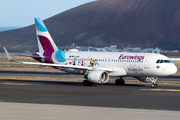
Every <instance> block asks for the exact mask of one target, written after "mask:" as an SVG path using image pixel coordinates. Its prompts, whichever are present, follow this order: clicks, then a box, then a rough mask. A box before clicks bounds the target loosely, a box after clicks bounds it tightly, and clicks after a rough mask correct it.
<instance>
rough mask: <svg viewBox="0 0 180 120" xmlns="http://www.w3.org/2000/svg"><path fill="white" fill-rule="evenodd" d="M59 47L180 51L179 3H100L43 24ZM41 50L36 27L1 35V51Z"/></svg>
mask: <svg viewBox="0 0 180 120" xmlns="http://www.w3.org/2000/svg"><path fill="white" fill-rule="evenodd" d="M44 23H45V25H46V27H47V28H48V30H49V32H50V34H51V36H52V38H53V39H54V41H55V43H56V44H57V45H58V46H64V45H70V44H71V43H76V45H80V46H97V47H101V46H109V45H118V46H119V47H120V48H123V47H141V48H146V47H147V44H148V45H149V47H153V48H155V47H158V48H161V49H177V50H180V1H179V0H99V1H94V2H90V3H87V4H84V5H81V6H78V7H76V8H73V9H70V10H68V11H65V12H63V13H60V14H57V15H55V16H53V17H51V18H49V19H46V20H45V21H44ZM3 46H6V47H7V49H9V50H10V51H18V50H20V51H24V50H30V51H34V50H38V48H37V41H36V34H35V26H34V25H31V26H27V27H25V28H21V29H17V30H11V31H6V32H0V50H2V49H1V48H2V47H3Z"/></svg>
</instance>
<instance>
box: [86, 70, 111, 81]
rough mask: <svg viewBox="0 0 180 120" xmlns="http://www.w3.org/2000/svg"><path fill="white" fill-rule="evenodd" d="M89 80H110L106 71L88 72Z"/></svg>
mask: <svg viewBox="0 0 180 120" xmlns="http://www.w3.org/2000/svg"><path fill="white" fill-rule="evenodd" d="M87 80H88V81H89V82H92V83H101V84H103V83H106V82H107V81H108V80H109V75H108V73H107V72H105V71H92V72H89V73H88V74H87Z"/></svg>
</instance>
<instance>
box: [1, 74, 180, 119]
mask: <svg viewBox="0 0 180 120" xmlns="http://www.w3.org/2000/svg"><path fill="white" fill-rule="evenodd" d="M49 73H50V72H49ZM1 74H2V73H1ZM4 74H6V75H7V76H8V75H10V74H11V75H12V74H19V75H23V76H27V77H28V76H32V75H34V76H39V75H40V76H43V77H44V76H47V78H49V80H39V81H38V80H33V79H32V80H27V79H24V80H18V79H0V105H1V108H0V111H1V112H0V113H1V115H0V119H4V118H9V119H12V116H16V115H17V114H20V115H19V117H17V120H21V119H20V118H22V120H23V119H24V117H26V118H29V119H28V120H30V119H32V118H33V117H32V116H34V119H35V118H38V119H41V118H42V119H43V118H44V117H45V116H47V115H49V114H50V113H51V114H50V115H51V116H53V119H57V120H58V119H59V118H60V115H61V117H62V116H63V118H64V119H73V117H70V116H69V113H64V112H60V113H58V112H51V111H49V109H50V110H52V111H53V110H54V111H59V110H64V111H71V112H72V113H71V115H75V116H76V118H77V119H78V120H81V119H90V118H91V119H95V118H99V119H118V118H119V117H121V118H124V119H134V118H136V119H137V120H139V119H140V118H146V119H152V118H159V119H162V120H164V119H171V118H174V119H179V117H180V104H179V101H180V85H179V84H178V85H175V84H174V85H168V84H159V85H158V88H151V87H150V84H144V83H127V84H125V85H124V86H116V85H115V84H114V82H109V83H106V84H103V85H101V84H93V86H83V85H82V82H74V81H66V79H64V81H51V77H50V76H52V77H53V76H58V75H60V76H61V77H62V76H63V77H64V76H67V74H65V73H60V74H59V73H52V74H48V75H47V72H45V73H43V72H39V73H35V72H23V73H21V72H19V73H18V72H12V71H10V72H7V73H4ZM49 75H50V76H49ZM71 77H72V76H71ZM171 79H173V80H174V81H178V80H179V77H176V76H172V77H168V78H162V80H171ZM2 106H4V108H3V107H2ZM7 106H8V107H7ZM11 107H12V108H15V109H17V110H19V111H20V112H19V113H17V112H15V111H16V110H14V109H11ZM7 108H8V109H7ZM48 108H49V109H48ZM24 109H27V110H28V111H29V112H25V111H24ZM39 110H41V112H42V113H41V114H40V113H37V111H39ZM77 110H78V111H77ZM98 110H99V111H98ZM104 110H105V111H104ZM48 111H49V112H50V113H49V112H48ZM83 111H86V112H85V113H83ZM103 111H104V112H103ZM107 111H109V112H110V113H111V115H110V116H109V114H108V112H107ZM24 112H25V113H24ZM97 112H98V114H97ZM9 113H11V115H9ZM21 113H24V114H25V115H26V116H24V115H23V114H21ZM28 113H30V114H29V115H28ZM168 113H171V114H168ZM39 114H40V115H39ZM42 114H43V116H44V117H43V116H42ZM81 114H83V115H81ZM93 114H94V115H95V116H96V117H92V116H93ZM165 114H166V115H165ZM8 115H9V117H8ZM78 115H79V116H78ZM132 115H134V116H132ZM2 116H3V117H2ZM40 116H42V117H41V118H40ZM55 116H56V118H55ZM88 116H89V117H88ZM13 118H16V117H13ZM47 118H48V116H47V117H46V119H47ZM44 119H45V118H44Z"/></svg>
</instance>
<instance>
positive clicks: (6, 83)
mask: <svg viewBox="0 0 180 120" xmlns="http://www.w3.org/2000/svg"><path fill="white" fill-rule="evenodd" d="M0 84H3V85H41V84H30V83H9V82H3V83H0Z"/></svg>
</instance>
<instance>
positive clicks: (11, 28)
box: [0, 27, 21, 32]
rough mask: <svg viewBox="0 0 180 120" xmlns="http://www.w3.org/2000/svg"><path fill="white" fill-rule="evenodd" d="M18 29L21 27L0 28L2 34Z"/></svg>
mask: <svg viewBox="0 0 180 120" xmlns="http://www.w3.org/2000/svg"><path fill="white" fill-rule="evenodd" d="M18 28H21V27H0V32H2V31H8V30H13V29H18Z"/></svg>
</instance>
